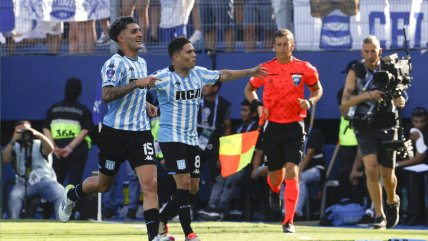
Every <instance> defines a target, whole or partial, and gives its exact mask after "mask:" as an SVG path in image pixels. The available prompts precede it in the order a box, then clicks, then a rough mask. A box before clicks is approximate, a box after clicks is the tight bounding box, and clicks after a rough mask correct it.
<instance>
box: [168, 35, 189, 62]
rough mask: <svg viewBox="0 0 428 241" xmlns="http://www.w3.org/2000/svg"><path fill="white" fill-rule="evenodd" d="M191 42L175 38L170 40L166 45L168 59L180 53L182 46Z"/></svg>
mask: <svg viewBox="0 0 428 241" xmlns="http://www.w3.org/2000/svg"><path fill="white" fill-rule="evenodd" d="M190 43H192V42H190V40H188V39H187V38H176V39H174V40H172V41H171V42H170V43H169V44H168V54H169V57H170V58H172V56H173V55H174V54H175V53H177V52H179V51H181V50H182V49H183V47H184V45H186V44H190Z"/></svg>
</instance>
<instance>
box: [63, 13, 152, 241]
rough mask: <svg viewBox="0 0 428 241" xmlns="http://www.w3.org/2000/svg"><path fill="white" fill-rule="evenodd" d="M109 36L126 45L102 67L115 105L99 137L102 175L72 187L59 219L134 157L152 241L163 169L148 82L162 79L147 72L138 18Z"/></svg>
mask: <svg viewBox="0 0 428 241" xmlns="http://www.w3.org/2000/svg"><path fill="white" fill-rule="evenodd" d="M109 35H110V39H112V40H114V41H115V42H117V43H118V44H119V48H120V49H119V51H118V52H117V53H116V54H114V55H113V56H112V57H111V58H110V59H109V60H107V61H106V62H105V64H104V66H103V68H102V69H101V75H102V78H103V83H102V98H103V101H104V102H106V103H108V107H109V108H108V112H107V114H106V115H105V116H104V119H103V126H102V129H101V132H100V134H99V137H98V147H99V149H100V152H99V154H98V157H99V162H98V167H99V175H98V176H91V177H89V178H87V179H86V180H84V181H83V182H82V183H80V184H77V185H76V187H74V186H73V185H68V186H67V187H66V189H65V193H64V196H63V201H62V204H61V205H60V208H59V218H60V220H61V221H62V222H67V221H68V220H69V219H70V215H71V212H72V210H73V207H74V205H75V202H76V200H77V199H79V198H82V197H84V196H86V195H88V194H91V193H96V192H107V191H108V190H109V189H110V187H111V186H112V184H113V180H114V177H115V176H116V174H117V172H118V171H119V168H120V165H121V164H122V163H123V162H124V161H125V160H128V162H129V163H130V165H131V167H132V168H133V169H134V170H135V172H136V174H137V176H138V179H139V182H140V185H141V189H142V191H143V193H144V205H143V206H144V219H145V220H146V226H147V232H148V236H149V240H158V237H157V234H158V229H159V204H158V197H157V184H156V183H157V182H156V178H157V172H156V161H155V156H154V155H155V153H154V144H153V136H152V134H151V132H150V122H149V118H148V116H147V114H149V115H151V116H154V115H156V114H157V113H156V112H157V109H156V107H154V106H152V105H150V104H148V103H146V101H145V100H146V93H147V88H146V87H148V86H152V85H153V84H154V82H155V81H156V78H154V77H147V64H146V61H145V60H144V59H142V58H141V57H139V56H138V51H139V50H140V49H141V48H142V41H143V34H142V33H141V31H140V27H139V26H138V24H137V21H136V20H135V19H134V18H132V17H120V18H118V19H117V20H116V21H115V22H114V23H113V24H112V25H111V26H110V29H109Z"/></svg>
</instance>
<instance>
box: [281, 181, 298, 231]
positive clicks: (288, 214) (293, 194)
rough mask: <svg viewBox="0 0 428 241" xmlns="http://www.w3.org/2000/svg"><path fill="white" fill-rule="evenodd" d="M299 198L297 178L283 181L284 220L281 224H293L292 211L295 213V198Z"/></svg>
mask: <svg viewBox="0 0 428 241" xmlns="http://www.w3.org/2000/svg"><path fill="white" fill-rule="evenodd" d="M298 197H299V184H298V182H297V178H294V179H285V190H284V202H285V218H284V222H283V224H286V223H288V222H290V223H293V219H294V211H296V204H297V198H298Z"/></svg>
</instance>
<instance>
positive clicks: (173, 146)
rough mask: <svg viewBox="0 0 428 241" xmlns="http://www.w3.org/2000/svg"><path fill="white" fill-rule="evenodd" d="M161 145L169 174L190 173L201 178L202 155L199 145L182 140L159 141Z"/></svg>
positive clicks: (193, 176)
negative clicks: (185, 142)
mask: <svg viewBox="0 0 428 241" xmlns="http://www.w3.org/2000/svg"><path fill="white" fill-rule="evenodd" d="M159 145H160V149H161V151H162V154H163V156H164V158H165V164H166V168H167V170H168V173H169V174H184V173H190V176H191V177H192V178H199V176H200V170H199V168H200V167H201V157H200V156H199V147H198V146H191V145H187V144H184V143H181V142H159Z"/></svg>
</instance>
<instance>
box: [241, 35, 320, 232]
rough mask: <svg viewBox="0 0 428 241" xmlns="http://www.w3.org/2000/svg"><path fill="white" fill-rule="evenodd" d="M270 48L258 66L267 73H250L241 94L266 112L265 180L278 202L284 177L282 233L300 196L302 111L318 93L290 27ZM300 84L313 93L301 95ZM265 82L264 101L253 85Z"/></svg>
mask: <svg viewBox="0 0 428 241" xmlns="http://www.w3.org/2000/svg"><path fill="white" fill-rule="evenodd" d="M273 48H274V51H275V55H276V57H275V58H273V59H272V60H270V61H267V62H264V63H262V64H261V67H264V68H266V69H267V72H268V75H267V76H265V77H262V78H258V77H252V78H251V79H250V81H249V82H248V84H247V86H246V87H245V97H246V98H247V99H248V101H249V102H250V103H251V104H252V106H253V107H257V109H258V113H259V116H263V115H264V116H265V118H266V120H267V123H266V124H265V126H264V132H265V135H264V138H263V145H262V149H263V151H264V153H265V155H266V157H267V159H268V162H267V166H268V169H269V174H268V178H267V182H268V184H269V186H270V188H271V190H272V194H273V195H274V197H275V198H276V200H278V196H279V195H278V194H279V191H280V186H281V183H282V182H283V181H284V179H285V191H284V200H285V205H284V206H285V218H284V221H283V231H284V233H295V232H296V230H295V228H294V225H293V217H294V211H295V209H296V203H297V200H298V196H299V183H298V176H299V175H298V174H299V163H300V161H301V160H302V155H303V146H304V139H305V134H306V133H305V128H304V123H303V119H304V118H305V117H306V110H308V109H309V108H311V107H312V105H314V104H315V103H316V102H317V101H318V100H319V99H320V98H321V96H322V93H323V91H322V86H321V83H320V81H319V79H318V71H317V69H316V68H315V67H314V66H312V65H311V64H310V63H308V62H305V61H302V60H299V59H296V58H295V57H293V55H292V53H293V50H294V36H293V33H292V32H291V31H290V30H288V29H281V30H278V31H277V32H276V33H275V34H274V43H273ZM304 84H305V85H307V86H308V88H309V89H310V91H311V95H310V97H309V98H308V99H304ZM263 85H264V92H263V102H264V104H263V103H262V102H260V100H259V99H258V96H257V93H256V89H258V88H260V87H262V86H263Z"/></svg>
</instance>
